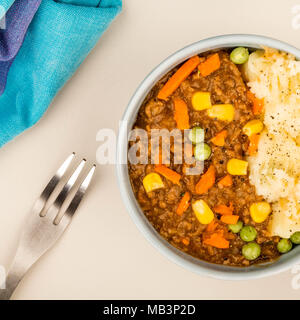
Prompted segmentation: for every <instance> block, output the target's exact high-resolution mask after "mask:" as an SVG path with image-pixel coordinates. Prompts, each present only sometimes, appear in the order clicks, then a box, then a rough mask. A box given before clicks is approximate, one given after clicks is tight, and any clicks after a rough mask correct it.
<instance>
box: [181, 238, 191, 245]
mask: <svg viewBox="0 0 300 320" xmlns="http://www.w3.org/2000/svg"><path fill="white" fill-rule="evenodd" d="M181 242H182V243H183V244H184V245H185V246H188V245H189V244H190V239H188V238H183V239H182V240H181Z"/></svg>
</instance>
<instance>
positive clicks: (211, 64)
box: [198, 53, 221, 77]
mask: <svg viewBox="0 0 300 320" xmlns="http://www.w3.org/2000/svg"><path fill="white" fill-rule="evenodd" d="M220 66H221V62H220V58H219V55H218V54H217V53H215V54H213V55H211V56H209V57H208V58H207V59H206V60H205V61H204V62H202V63H200V64H199V66H198V69H199V71H200V74H201V75H202V76H203V77H206V76H208V75H210V74H211V73H213V72H214V71H216V70H218V69H219V68H220Z"/></svg>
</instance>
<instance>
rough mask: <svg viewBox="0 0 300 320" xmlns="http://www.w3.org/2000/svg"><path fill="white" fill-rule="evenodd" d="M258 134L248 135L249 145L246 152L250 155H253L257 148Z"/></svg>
mask: <svg viewBox="0 0 300 320" xmlns="http://www.w3.org/2000/svg"><path fill="white" fill-rule="evenodd" d="M259 137H260V136H259V134H252V135H251V136H250V137H249V141H250V143H249V147H248V154H249V155H250V156H253V155H254V154H255V153H256V151H257V148H258V143H259Z"/></svg>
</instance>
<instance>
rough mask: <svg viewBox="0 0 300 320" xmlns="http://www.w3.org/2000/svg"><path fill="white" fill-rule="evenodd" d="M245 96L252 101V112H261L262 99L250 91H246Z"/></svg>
mask: <svg viewBox="0 0 300 320" xmlns="http://www.w3.org/2000/svg"><path fill="white" fill-rule="evenodd" d="M247 98H248V99H249V100H250V101H251V102H252V105H253V106H252V112H253V114H255V115H258V114H260V113H262V111H263V109H264V100H263V99H258V98H256V97H255V95H254V94H253V93H252V92H251V91H249V90H248V91H247Z"/></svg>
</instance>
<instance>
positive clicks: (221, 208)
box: [214, 203, 233, 215]
mask: <svg viewBox="0 0 300 320" xmlns="http://www.w3.org/2000/svg"><path fill="white" fill-rule="evenodd" d="M214 211H215V212H216V213H219V214H222V215H232V213H233V205H232V203H230V206H229V207H228V206H225V205H224V204H219V205H218V206H216V207H214Z"/></svg>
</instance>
